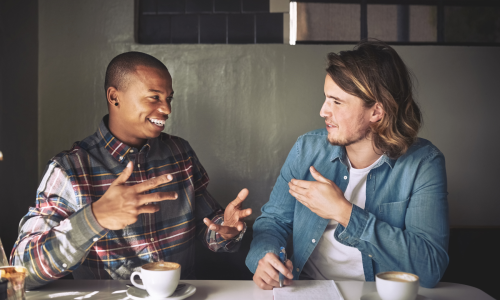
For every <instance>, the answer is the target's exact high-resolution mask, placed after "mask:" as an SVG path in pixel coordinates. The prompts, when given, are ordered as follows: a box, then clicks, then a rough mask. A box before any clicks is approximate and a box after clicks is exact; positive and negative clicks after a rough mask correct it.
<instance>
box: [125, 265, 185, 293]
mask: <svg viewBox="0 0 500 300" xmlns="http://www.w3.org/2000/svg"><path fill="white" fill-rule="evenodd" d="M135 275H137V276H139V277H140V278H141V279H142V282H143V283H144V285H142V284H138V283H137V282H135V281H134V276H135ZM180 278H181V265H180V264H178V263H174V262H152V263H148V264H145V265H143V266H142V267H141V271H140V272H133V273H132V275H130V281H131V282H132V284H133V285H134V286H136V287H138V288H140V289H143V290H146V291H148V294H149V295H150V296H151V297H152V298H166V297H168V296H170V295H172V294H173V292H174V291H175V289H176V288H177V285H178V284H179V279H180Z"/></svg>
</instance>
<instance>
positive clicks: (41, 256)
mask: <svg viewBox="0 0 500 300" xmlns="http://www.w3.org/2000/svg"><path fill="white" fill-rule="evenodd" d="M107 232H108V230H107V229H105V228H103V227H101V226H100V225H99V223H98V222H97V220H96V219H95V217H94V214H93V212H92V207H91V205H90V204H87V205H84V206H79V205H77V203H76V195H75V190H74V189H73V185H72V182H71V180H70V178H69V176H67V174H66V173H65V172H64V171H63V170H62V169H61V168H60V167H59V166H58V165H57V163H55V162H52V163H51V164H49V166H48V167H47V170H46V172H45V175H44V177H43V179H42V181H41V183H40V186H39V188H38V191H37V200H36V206H35V207H32V208H30V210H29V212H28V214H27V215H26V216H25V217H23V219H22V220H21V223H20V225H19V236H18V239H17V241H16V244H15V245H14V248H13V251H12V256H11V264H12V265H21V266H24V267H26V268H27V269H28V276H27V278H26V287H27V288H28V289H33V288H36V287H39V286H42V285H44V284H46V283H48V282H50V281H53V280H56V279H58V278H60V277H63V276H65V275H67V274H68V273H70V272H72V271H73V270H75V269H76V268H78V266H80V264H81V262H82V261H83V259H84V258H85V257H86V256H87V254H88V252H89V250H90V248H91V247H92V245H93V244H94V243H95V242H96V241H98V240H99V239H100V238H101V237H102V236H104V235H106V234H107Z"/></svg>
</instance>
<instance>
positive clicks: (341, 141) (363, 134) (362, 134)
mask: <svg viewBox="0 0 500 300" xmlns="http://www.w3.org/2000/svg"><path fill="white" fill-rule="evenodd" d="M370 132H371V130H370V127H368V128H366V129H365V130H364V131H363V130H361V131H358V132H356V135H355V136H351V137H348V138H337V139H335V138H330V137H329V136H327V137H326V139H327V140H328V142H329V143H330V144H331V145H332V146H343V147H347V146H350V145H352V144H355V143H357V142H359V141H361V140H363V139H365V138H367V137H368V136H369V135H370Z"/></svg>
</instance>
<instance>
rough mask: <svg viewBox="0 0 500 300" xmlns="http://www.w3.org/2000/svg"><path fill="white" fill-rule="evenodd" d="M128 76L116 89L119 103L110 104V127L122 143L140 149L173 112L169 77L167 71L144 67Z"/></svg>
mask: <svg viewBox="0 0 500 300" xmlns="http://www.w3.org/2000/svg"><path fill="white" fill-rule="evenodd" d="M127 76H128V78H127V80H126V84H124V87H123V88H122V89H120V90H116V94H115V95H116V99H117V102H118V106H114V105H112V106H111V107H110V130H111V132H112V133H113V134H114V135H115V136H116V137H117V138H118V139H119V140H120V141H122V142H123V143H125V144H127V145H129V146H134V147H138V148H139V147H140V146H142V145H143V144H144V143H146V141H147V140H148V139H151V138H155V137H158V136H159V135H160V133H161V132H162V130H163V129H164V128H165V122H166V121H167V119H168V115H169V114H170V113H171V111H172V108H171V101H172V99H173V94H174V91H173V89H172V77H171V76H170V74H169V73H168V71H167V70H161V69H156V68H151V67H145V66H137V68H136V71H135V72H133V73H130V74H128V75H127ZM111 119H112V120H113V121H111Z"/></svg>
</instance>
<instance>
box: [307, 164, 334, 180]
mask: <svg viewBox="0 0 500 300" xmlns="http://www.w3.org/2000/svg"><path fill="white" fill-rule="evenodd" d="M309 171H311V175H312V177H314V179H316V181H319V182H323V183H330V180H328V179H326V178H325V177H323V175H321V173H320V172H318V170H316V168H314V167H313V166H311V167H310V168H309Z"/></svg>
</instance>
